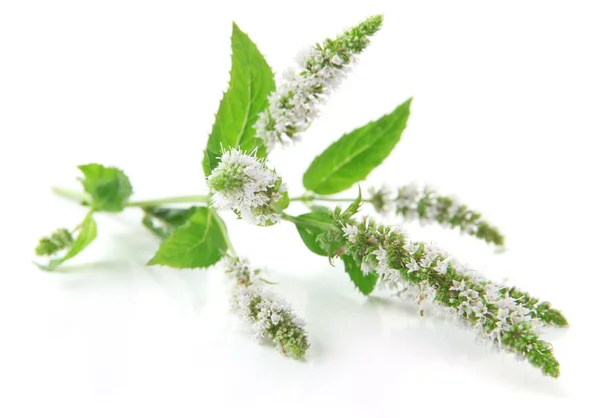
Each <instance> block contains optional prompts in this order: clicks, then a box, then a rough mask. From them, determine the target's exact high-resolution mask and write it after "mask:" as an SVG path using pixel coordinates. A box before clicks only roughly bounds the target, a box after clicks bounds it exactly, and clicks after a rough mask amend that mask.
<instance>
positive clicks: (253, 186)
mask: <svg viewBox="0 0 600 418" xmlns="http://www.w3.org/2000/svg"><path fill="white" fill-rule="evenodd" d="M207 181H208V185H209V186H210V187H211V189H212V190H213V197H212V206H214V207H216V208H218V209H232V210H234V211H236V212H237V213H238V214H239V215H240V216H241V217H242V219H244V220H246V221H248V222H250V223H252V224H256V225H266V224H267V223H269V222H277V221H279V219H280V216H279V215H278V214H277V213H275V212H274V211H273V210H272V209H271V208H270V204H271V202H277V201H278V200H279V198H280V197H281V193H280V190H281V186H279V188H278V187H277V186H278V183H281V178H280V177H279V176H278V175H277V173H275V171H273V170H271V169H269V168H267V167H265V165H264V163H263V162H261V161H259V160H258V159H256V158H255V157H254V156H253V155H251V154H244V153H243V152H241V151H239V150H237V149H231V150H228V151H225V152H224V153H223V155H222V156H221V161H220V162H219V165H218V166H217V167H216V168H215V169H214V170H213V172H212V173H211V174H210V175H209V176H208V178H207ZM276 189H277V190H276ZM284 190H285V189H284Z"/></svg>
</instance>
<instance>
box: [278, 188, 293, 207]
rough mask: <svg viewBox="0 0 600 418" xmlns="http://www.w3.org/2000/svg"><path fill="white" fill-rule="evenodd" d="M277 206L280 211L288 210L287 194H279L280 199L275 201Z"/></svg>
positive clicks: (288, 200) (288, 196) (288, 197)
mask: <svg viewBox="0 0 600 418" xmlns="http://www.w3.org/2000/svg"><path fill="white" fill-rule="evenodd" d="M277 205H279V207H280V208H281V209H287V208H288V206H289V205H290V195H289V193H288V192H283V193H282V194H281V198H280V199H279V200H278V201H277Z"/></svg>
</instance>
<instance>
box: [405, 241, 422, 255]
mask: <svg viewBox="0 0 600 418" xmlns="http://www.w3.org/2000/svg"><path fill="white" fill-rule="evenodd" d="M419 247H420V245H418V244H415V243H414V242H412V241H409V240H407V241H406V243H405V244H404V246H403V247H402V248H404V249H405V250H406V251H408V253H409V254H410V255H413V254H414V253H416V252H417V251H418V250H419Z"/></svg>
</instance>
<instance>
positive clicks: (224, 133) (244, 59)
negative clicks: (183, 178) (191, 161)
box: [203, 23, 275, 175]
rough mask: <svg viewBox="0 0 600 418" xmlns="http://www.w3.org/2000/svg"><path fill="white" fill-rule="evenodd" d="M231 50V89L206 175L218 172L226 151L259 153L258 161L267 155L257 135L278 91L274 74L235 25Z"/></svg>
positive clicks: (210, 144) (213, 135) (218, 121)
mask: <svg viewBox="0 0 600 418" xmlns="http://www.w3.org/2000/svg"><path fill="white" fill-rule="evenodd" d="M231 50H232V55H231V73H230V79H229V89H228V90H227V92H226V93H225V95H224V96H223V99H222V100H221V104H220V105H219V111H218V112H217V114H216V117H215V123H214V125H213V128H212V132H211V133H210V136H209V138H208V144H207V145H206V151H205V152H204V161H203V167H204V173H205V174H206V175H209V174H210V173H211V171H212V170H213V169H214V168H215V166H216V164H217V163H218V159H219V157H220V156H221V154H222V150H223V149H225V150H227V149H229V148H237V147H239V148H240V149H242V150H244V151H252V150H254V149H256V156H257V157H258V158H262V157H264V156H266V154H267V152H266V148H265V146H264V144H263V141H262V140H261V139H260V138H257V137H256V135H255V134H256V132H255V130H254V124H255V123H256V121H257V119H258V115H259V114H260V113H261V112H262V111H263V110H265V109H266V107H267V104H268V96H269V94H270V93H271V91H273V90H274V89H275V81H274V79H273V72H272V71H271V68H270V67H269V65H268V64H267V62H266V61H265V59H264V57H263V56H262V54H261V53H260V51H259V50H258V48H257V47H256V45H255V44H254V43H253V42H252V41H251V40H250V38H249V37H248V35H246V34H245V33H244V32H242V31H241V30H240V29H239V28H238V27H237V25H236V24H235V23H234V24H233V32H232V34H231Z"/></svg>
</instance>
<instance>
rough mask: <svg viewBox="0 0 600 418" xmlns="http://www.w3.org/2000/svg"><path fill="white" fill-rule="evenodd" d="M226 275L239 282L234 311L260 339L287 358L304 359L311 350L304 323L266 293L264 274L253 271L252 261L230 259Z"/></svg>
mask: <svg viewBox="0 0 600 418" xmlns="http://www.w3.org/2000/svg"><path fill="white" fill-rule="evenodd" d="M225 271H226V273H227V274H228V275H229V276H230V277H231V278H233V279H234V280H235V281H236V288H235V291H234V294H233V307H234V310H235V311H236V312H238V314H239V315H240V317H241V318H242V319H243V320H244V322H246V324H248V326H249V328H250V329H252V330H253V331H254V333H255V336H256V337H257V338H259V339H261V338H262V339H268V340H271V341H272V342H273V343H274V344H275V345H276V346H277V348H278V349H279V351H280V352H281V353H282V354H283V355H286V356H290V357H293V358H295V359H300V358H302V357H304V354H305V352H306V350H307V349H308V347H309V345H310V344H309V343H308V339H307V336H306V331H305V329H304V326H305V324H304V321H303V320H301V319H300V318H298V317H297V316H296V315H295V314H294V312H293V311H292V310H291V308H290V306H289V304H288V303H287V302H285V301H284V300H281V299H280V298H278V297H277V296H276V295H275V294H273V293H272V292H269V291H268V290H266V289H264V286H263V285H261V283H260V281H261V279H260V270H252V269H250V267H249V265H248V261H247V260H245V259H239V258H235V259H234V258H227V259H226V261H225Z"/></svg>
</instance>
